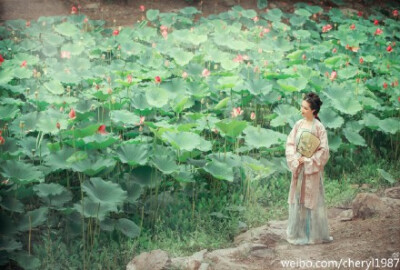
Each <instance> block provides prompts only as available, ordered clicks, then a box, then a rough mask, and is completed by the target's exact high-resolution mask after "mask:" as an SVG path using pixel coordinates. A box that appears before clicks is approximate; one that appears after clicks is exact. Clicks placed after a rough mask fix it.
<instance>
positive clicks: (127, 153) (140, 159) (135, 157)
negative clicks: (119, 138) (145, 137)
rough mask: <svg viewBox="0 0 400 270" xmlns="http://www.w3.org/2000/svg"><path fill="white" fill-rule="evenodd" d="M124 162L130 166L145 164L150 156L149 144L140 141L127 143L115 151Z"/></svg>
mask: <svg viewBox="0 0 400 270" xmlns="http://www.w3.org/2000/svg"><path fill="white" fill-rule="evenodd" d="M115 152H116V154H117V156H118V159H119V160H120V161H121V162H122V163H127V164H129V165H130V166H136V165H145V164H146V163H147V160H148V158H149V146H148V145H147V144H139V143H125V144H123V145H121V146H120V147H118V149H117V150H116V151H115Z"/></svg>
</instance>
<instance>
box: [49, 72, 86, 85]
mask: <svg viewBox="0 0 400 270" xmlns="http://www.w3.org/2000/svg"><path fill="white" fill-rule="evenodd" d="M53 78H54V79H56V80H58V81H60V82H63V83H69V84H78V83H79V82H80V80H81V78H80V77H79V76H78V75H77V74H76V73H75V72H74V71H73V70H70V69H66V70H62V71H58V72H55V73H54V75H53Z"/></svg>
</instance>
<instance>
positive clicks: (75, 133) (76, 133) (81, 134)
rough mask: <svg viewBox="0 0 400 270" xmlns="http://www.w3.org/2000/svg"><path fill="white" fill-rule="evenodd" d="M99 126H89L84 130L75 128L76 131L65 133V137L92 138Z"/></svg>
mask: <svg viewBox="0 0 400 270" xmlns="http://www.w3.org/2000/svg"><path fill="white" fill-rule="evenodd" d="M98 128H99V124H93V125H88V126H86V127H84V128H75V129H74V130H67V131H65V132H63V135H65V136H72V137H73V138H84V137H87V136H91V135H93V134H95V133H96V132H97V129H98Z"/></svg>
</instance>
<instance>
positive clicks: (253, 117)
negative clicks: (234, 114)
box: [250, 112, 256, 120]
mask: <svg viewBox="0 0 400 270" xmlns="http://www.w3.org/2000/svg"><path fill="white" fill-rule="evenodd" d="M250 119H251V120H255V119H256V113H255V112H252V113H251V114H250Z"/></svg>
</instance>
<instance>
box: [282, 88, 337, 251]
mask: <svg viewBox="0 0 400 270" xmlns="http://www.w3.org/2000/svg"><path fill="white" fill-rule="evenodd" d="M321 105H322V101H321V100H320V98H319V96H318V95H317V94H315V93H308V94H307V95H306V96H305V97H304V99H303V101H302V104H301V114H302V116H303V119H301V120H299V121H297V122H296V124H295V125H294V127H293V129H292V131H291V132H290V134H289V137H288V139H287V142H286V160H287V163H288V166H289V169H290V171H291V172H292V181H291V184H290V192H289V199H288V203H289V219H288V227H287V231H286V233H287V241H288V242H289V243H291V244H296V245H305V244H317V243H325V242H330V241H332V240H333V238H332V237H331V236H329V227H328V219H327V215H326V209H325V202H324V185H323V170H324V166H325V164H326V162H327V161H328V159H329V146H328V138H327V134H326V130H325V127H324V126H323V125H322V123H321V122H320V120H319V118H318V112H319V110H320V107H321ZM303 131H310V132H311V133H312V134H314V135H315V136H317V137H318V138H319V140H320V145H319V147H318V148H317V149H316V150H315V152H314V154H313V155H312V156H311V157H310V158H307V157H305V156H302V155H301V154H300V153H298V152H297V151H296V145H297V143H298V141H299V138H300V135H301V133H302V132H303Z"/></svg>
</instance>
